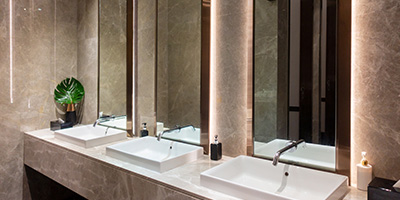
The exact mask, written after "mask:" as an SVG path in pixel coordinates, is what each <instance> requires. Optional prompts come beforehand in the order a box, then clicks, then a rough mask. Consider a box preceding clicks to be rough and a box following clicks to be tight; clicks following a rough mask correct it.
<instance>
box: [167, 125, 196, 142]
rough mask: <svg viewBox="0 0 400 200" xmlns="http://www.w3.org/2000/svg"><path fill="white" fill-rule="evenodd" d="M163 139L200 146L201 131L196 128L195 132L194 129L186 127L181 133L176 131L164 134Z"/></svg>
mask: <svg viewBox="0 0 400 200" xmlns="http://www.w3.org/2000/svg"><path fill="white" fill-rule="evenodd" d="M161 137H162V138H166V139H170V140H175V141H180V142H185V143H190V144H195V145H200V129H199V128H195V130H193V128H192V127H186V128H183V129H181V130H180V131H179V130H175V131H171V132H167V133H164V134H163V135H162V136H161Z"/></svg>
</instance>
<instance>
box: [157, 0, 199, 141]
mask: <svg viewBox="0 0 400 200" xmlns="http://www.w3.org/2000/svg"><path fill="white" fill-rule="evenodd" d="M201 2H202V1H201V0H191V1H187V0H158V8H157V10H158V18H157V19H158V20H157V21H158V23H157V26H158V27H157V30H158V31H157V49H158V51H157V134H161V137H162V138H167V139H172V140H179V141H183V142H187V143H192V144H197V145H200V123H201V116H200V103H201V100H200V89H201V17H202V16H201Z"/></svg>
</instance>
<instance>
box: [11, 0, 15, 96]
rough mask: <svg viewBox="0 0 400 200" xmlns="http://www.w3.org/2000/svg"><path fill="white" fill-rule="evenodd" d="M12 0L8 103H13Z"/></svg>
mask: <svg viewBox="0 0 400 200" xmlns="http://www.w3.org/2000/svg"><path fill="white" fill-rule="evenodd" d="M12 4H13V2H12V0H10V103H13V102H14V100H13V37H12V36H13V19H12V15H13V12H12V11H13V10H12Z"/></svg>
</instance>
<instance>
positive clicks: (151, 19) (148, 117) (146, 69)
mask: <svg viewBox="0 0 400 200" xmlns="http://www.w3.org/2000/svg"><path fill="white" fill-rule="evenodd" d="M155 5H156V4H155V1H148V0H139V1H138V12H139V13H138V80H137V84H138V91H137V101H138V102H137V105H138V107H137V114H136V117H137V118H138V119H137V120H138V122H139V123H138V124H136V127H135V133H136V134H137V133H139V130H140V127H141V124H142V123H144V122H146V123H147V124H148V129H149V134H150V135H154V128H155V121H156V118H155V117H156V116H155V103H156V102H155V70H156V69H155V45H156V43H155V26H156V24H155V9H156V7H155Z"/></svg>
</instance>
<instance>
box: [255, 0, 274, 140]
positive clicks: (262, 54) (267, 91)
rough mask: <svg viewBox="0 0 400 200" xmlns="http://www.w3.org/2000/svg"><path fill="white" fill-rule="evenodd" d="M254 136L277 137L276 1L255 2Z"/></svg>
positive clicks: (263, 138)
mask: <svg viewBox="0 0 400 200" xmlns="http://www.w3.org/2000/svg"><path fill="white" fill-rule="evenodd" d="M254 12H255V19H254V20H255V26H254V34H255V35H254V37H255V42H254V43H255V49H254V51H255V52H254V54H255V63H254V71H255V73H254V81H255V82H254V100H255V101H254V104H255V105H254V127H255V128H254V136H255V140H257V141H260V142H269V141H271V140H273V139H276V138H277V109H278V107H277V106H278V105H277V100H278V97H277V91H278V2H277V1H267V0H256V1H255V10H254Z"/></svg>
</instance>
